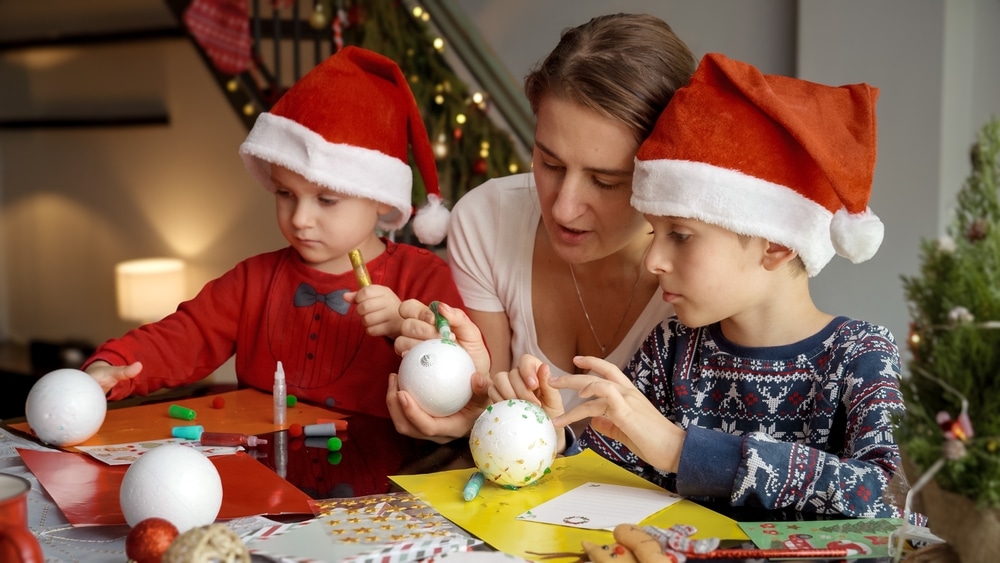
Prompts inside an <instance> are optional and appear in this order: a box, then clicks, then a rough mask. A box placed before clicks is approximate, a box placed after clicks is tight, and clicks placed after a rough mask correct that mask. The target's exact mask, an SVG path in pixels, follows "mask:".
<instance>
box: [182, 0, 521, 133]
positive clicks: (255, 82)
mask: <svg viewBox="0 0 1000 563" xmlns="http://www.w3.org/2000/svg"><path fill="white" fill-rule="evenodd" d="M248 1H249V3H250V4H249V6H248V12H249V18H250V30H251V34H252V56H253V60H254V65H253V68H252V69H250V70H247V71H245V72H242V73H239V74H236V75H231V74H226V73H222V72H219V71H218V70H216V69H215V68H214V66H213V65H212V61H211V60H210V59H209V57H208V55H207V54H206V52H205V51H204V49H201V48H199V52H200V53H201V55H202V57H203V58H204V59H205V62H206V64H207V66H208V68H209V69H211V71H212V73H213V75H214V76H215V78H216V80H217V82H218V83H219V84H220V87H222V89H223V90H224V91H225V92H226V93H227V96H228V98H229V100H230V103H231V104H232V106H233V107H234V108H235V109H236V111H237V113H238V115H239V117H240V118H241V119H242V120H243V122H244V123H245V124H246V125H247V127H248V128H249V127H251V126H252V125H253V123H254V120H255V119H256V116H257V114H258V113H260V112H261V111H267V110H268V109H269V108H270V106H271V105H272V104H273V103H274V101H276V100H277V98H278V97H280V95H281V94H282V93H283V92H284V90H285V89H287V88H288V87H289V86H290V85H291V84H292V83H294V82H295V80H297V79H298V78H299V77H301V76H302V75H303V74H304V73H305V72H307V71H308V70H309V69H310V68H312V67H313V66H315V65H316V64H318V63H319V62H320V61H322V60H323V59H325V58H326V57H327V56H329V55H330V54H331V53H332V52H334V50H335V49H336V47H335V39H336V38H335V37H334V31H333V29H332V26H329V25H326V26H322V27H319V26H314V25H310V17H311V16H313V15H314V13H313V11H312V10H310V13H308V14H306V13H303V12H304V11H305V10H303V9H302V7H301V2H299V1H294V0H293V1H291V2H287V1H286V2H280V1H278V2H276V1H275V0H270V1H263V2H262V1H261V0H248ZM336 1H337V0H332V1H331V0H316V2H307V3H306V4H307V5H310V6H313V9H315V8H317V7H321V6H323V5H326V6H331V4H333V6H334V7H332V11H334V12H336V7H335V2H336ZM165 2H166V3H167V5H168V6H169V8H170V9H171V11H172V12H173V14H174V15H175V17H176V18H177V20H178V21H179V22H183V14H184V12H185V10H186V9H187V8H188V6H189V5H190V4H191V2H192V0H165ZM276 3H277V4H279V5H280V4H289V6H288V7H287V8H284V9H282V8H280V7H275V4H276ZM421 5H422V6H424V7H425V8H426V9H427V10H428V11H429V12H432V13H433V14H434V17H433V19H432V21H431V22H430V23H431V24H432V25H433V26H434V28H435V29H436V30H437V31H438V32H439V33H440V34H441V36H442V38H443V39H444V40H445V42H446V44H447V45H448V46H449V49H450V50H451V52H453V53H455V54H456V55H457V57H458V58H459V59H460V61H461V64H462V65H463V66H464V67H465V68H464V70H465V71H466V73H467V74H468V75H469V76H471V77H472V79H473V80H474V81H475V82H477V85H478V86H479V87H480V88H482V89H483V90H485V91H487V92H489V94H490V102H491V105H492V107H493V108H495V111H496V112H497V113H498V114H499V118H500V119H499V121H500V124H501V125H502V126H503V127H504V128H505V129H507V130H508V131H509V132H510V134H511V136H512V137H513V138H514V139H516V141H517V142H518V143H519V144H520V147H519V148H520V149H521V150H522V151H526V150H528V149H529V148H530V147H531V145H532V142H533V135H534V119H533V117H532V115H531V110H530V108H529V106H528V104H527V101H526V100H525V99H524V95H523V93H522V91H521V87H520V85H519V83H518V82H517V81H516V80H514V79H513V77H512V76H511V75H510V73H509V71H508V70H507V69H506V67H505V66H504V65H503V63H502V62H501V60H500V59H499V57H498V56H497V55H496V54H495V53H494V52H493V51H492V49H490V48H489V46H488V45H486V44H485V42H483V41H482V38H481V37H480V35H479V34H478V32H476V31H475V27H474V26H473V25H472V23H471V22H470V21H469V19H468V18H467V16H466V15H465V14H464V12H463V11H462V9H461V8H459V7H457V6H456V5H455V4H454V2H453V1H452V0H424V1H423V2H421ZM414 6H415V4H412V3H411V4H410V5H409V8H410V9H412V8H413V7H414ZM327 9H331V8H327ZM328 17H331V18H335V17H336V13H333V14H328ZM182 25H183V23H182ZM265 43H269V45H266V46H265ZM196 45H197V43H196ZM265 48H269V51H270V52H267V53H265V52H264V49H265ZM286 64H288V65H290V68H285V65H286ZM495 121H496V120H495Z"/></svg>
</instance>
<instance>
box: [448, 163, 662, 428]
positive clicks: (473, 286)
mask: <svg viewBox="0 0 1000 563" xmlns="http://www.w3.org/2000/svg"><path fill="white" fill-rule="evenodd" d="M540 218H541V210H540V209H539V207H538V195H537V193H536V192H535V182H534V176H533V175H532V174H530V173H528V174H517V175H513V176H505V177H503V178H497V179H493V180H489V181H488V182H486V183H484V184H483V185H481V186H479V187H477V188H475V189H473V190H470V191H469V192H468V193H466V194H465V195H464V196H462V198H461V199H459V200H458V202H457V203H455V205H454V207H453V209H452V212H451V221H450V223H449V228H448V239H447V240H448V245H447V250H448V262H449V264H450V266H451V271H452V275H453V276H454V278H455V284H456V285H457V286H458V290H459V292H460V293H461V294H462V299H463V300H464V301H465V306H466V307H468V308H470V309H474V310H476V311H484V312H505V313H506V314H507V318H508V320H509V322H510V328H511V332H512V334H511V358H512V359H513V361H514V362H517V360H518V358H520V357H521V356H522V355H523V354H531V355H533V356H535V357H537V358H539V359H540V360H542V361H543V362H546V363H548V364H549V367H550V368H551V369H552V373H553V375H562V374H564V373H566V372H564V371H562V370H561V369H559V368H558V367H556V366H555V365H554V364H552V362H551V361H550V360H549V359H548V358H546V357H545V353H544V352H542V351H541V350H540V349H539V347H538V335H537V333H536V332H535V320H534V319H535V317H534V314H533V312H532V307H531V263H532V260H531V257H532V252H533V251H534V245H535V232H536V230H537V228H538V222H539V219H540ZM673 313H674V310H673V307H672V306H671V305H669V304H668V303H666V302H664V301H663V300H662V299H660V294H659V293H658V292H654V294H653V296H652V298H650V300H649V303H647V304H646V308H645V309H644V310H643V312H642V314H641V315H640V316H639V318H638V319H637V320H636V322H635V324H633V325H632V328H631V329H630V330H629V331H628V333H627V334H626V335H625V338H624V339H622V341H621V343H620V344H618V346H617V347H616V348H615V349H614V350H612V351H611V352H609V353H608V356H607V358H605V359H606V360H608V361H609V362H611V363H613V364H615V365H617V366H618V367H620V368H624V367H625V365H626V364H628V362H629V360H631V359H632V356H633V354H635V351H636V350H637V349H638V348H639V344H641V343H642V341H643V339H645V337H646V335H647V334H649V333H650V331H652V330H653V327H655V326H656V325H658V324H659V323H660V322H661V321H663V320H664V319H666V318H667V317H669V316H671V315H673ZM581 401H582V400H581V399H580V398H579V397H578V396H577V394H576V391H574V390H572V389H567V390H563V405H564V406H565V408H566V410H569V409H571V408H572V407H573V406H575V405H577V404H579V403H580V402H581Z"/></svg>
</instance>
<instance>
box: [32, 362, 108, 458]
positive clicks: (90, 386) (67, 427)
mask: <svg viewBox="0 0 1000 563" xmlns="http://www.w3.org/2000/svg"><path fill="white" fill-rule="evenodd" d="M107 413H108V401H107V399H106V398H105V397H104V390H103V389H101V385H100V384H99V383H98V382H97V381H96V380H95V379H94V378H93V377H90V375H88V374H87V372H84V371H80V370H78V369H57V370H55V371H51V372H49V373H47V374H45V375H43V376H42V377H41V378H39V380H38V381H36V382H35V384H34V385H32V386H31V391H28V398H27V399H26V400H25V403H24V414H25V418H27V419H28V425H29V426H30V427H31V430H32V431H33V432H34V433H35V435H36V436H38V439H39V440H41V441H43V442H45V443H46V444H50V445H53V446H60V447H61V446H75V445H76V444H80V443H82V442H86V441H87V440H88V439H90V437H91V436H93V435H94V434H97V431H98V430H100V429H101V425H102V424H104V416H105V415H106V414H107Z"/></svg>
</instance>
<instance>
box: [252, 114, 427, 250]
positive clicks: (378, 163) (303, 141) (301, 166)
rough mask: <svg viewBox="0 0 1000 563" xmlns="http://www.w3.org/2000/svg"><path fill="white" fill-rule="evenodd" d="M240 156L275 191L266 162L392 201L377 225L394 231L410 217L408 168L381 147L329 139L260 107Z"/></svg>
mask: <svg viewBox="0 0 1000 563" xmlns="http://www.w3.org/2000/svg"><path fill="white" fill-rule="evenodd" d="M240 156H241V157H242V158H243V162H244V164H246V167H247V170H249V171H250V174H251V175H253V177H254V178H255V179H256V180H257V181H258V182H260V184H261V185H263V186H264V187H265V188H267V189H268V190H271V191H274V185H273V184H272V183H271V167H270V164H277V165H279V166H283V167H285V168H288V169H289V170H291V171H292V172H295V173H297V174H300V175H302V176H303V177H304V178H306V179H307V180H309V181H312V182H316V183H317V184H320V185H321V186H326V187H328V188H330V189H331V190H333V191H335V192H337V193H341V194H345V195H350V196H357V197H365V198H368V199H373V200H375V201H378V202H382V203H387V204H389V205H391V206H392V207H393V211H392V212H390V213H387V214H386V215H383V216H382V217H380V218H379V223H378V227H379V228H380V229H382V230H385V231H394V230H396V229H399V228H401V227H402V226H403V225H405V224H406V222H407V221H409V219H410V213H411V208H412V203H411V201H410V190H411V189H412V186H413V171H412V169H411V168H410V166H409V165H408V164H407V163H405V162H402V161H400V160H399V159H397V158H394V157H391V156H389V155H387V154H385V153H382V152H379V151H376V150H371V149H366V148H362V147H358V146H354V145H345V144H341V143H331V142H329V141H327V140H326V139H325V138H323V136H322V135H320V134H318V133H316V132H315V131H313V130H311V129H309V128H308V127H305V126H303V125H302V124H300V123H298V122H297V121H293V120H291V119H288V118H286V117H281V116H279V115H274V114H272V113H262V114H260V115H259V116H257V121H256V123H254V126H253V129H251V130H250V134H249V135H247V138H246V140H245V141H244V142H243V144H242V145H240Z"/></svg>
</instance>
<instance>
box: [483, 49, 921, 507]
mask: <svg viewBox="0 0 1000 563" xmlns="http://www.w3.org/2000/svg"><path fill="white" fill-rule="evenodd" d="M876 98H877V90H876V89H874V88H872V87H870V86H868V85H866V84H854V85H849V86H842V87H830V86H824V85H820V84H815V83H811V82H806V81H803V80H798V79H794V78H788V77H783V76H769V75H762V74H761V73H760V72H759V71H758V70H757V69H755V68H754V67H752V66H750V65H748V64H744V63H741V62H737V61H733V60H730V59H727V58H726V57H724V56H722V55H718V54H709V55H706V56H705V58H704V59H703V60H702V62H701V64H700V65H699V68H698V70H697V71H696V72H695V75H694V77H693V78H692V81H691V83H690V85H689V86H687V87H685V88H682V89H680V90H678V92H677V94H676V95H675V96H674V98H673V100H672V101H671V102H670V104H669V105H668V106H667V109H666V110H665V111H664V113H663V114H662V116H661V117H660V119H659V121H658V123H657V126H656V128H655V130H654V131H653V133H652V135H651V136H650V137H649V139H648V140H647V141H646V142H645V143H644V144H643V145H642V148H641V149H640V150H639V153H638V155H637V157H636V171H635V182H634V186H633V189H634V193H633V196H632V205H633V206H634V207H636V208H637V209H639V210H640V211H642V212H643V213H645V214H646V218H647V219H648V220H649V222H650V224H651V225H652V227H653V233H652V242H651V244H650V248H649V250H648V253H647V255H646V259H645V264H646V267H647V268H648V269H649V270H650V271H652V272H654V273H655V274H657V276H658V277H659V281H660V287H661V289H662V290H663V299H664V300H666V301H667V302H669V303H671V304H672V305H673V306H674V308H675V310H676V316H675V317H672V318H670V319H667V320H666V321H664V322H663V323H662V324H660V325H659V326H658V327H657V328H656V329H654V331H653V332H652V333H651V334H650V335H649V337H648V338H647V339H646V341H645V343H644V344H643V345H642V347H641V348H640V349H639V351H638V352H637V353H636V355H635V356H634V357H633V359H632V361H631V363H630V364H629V366H628V367H627V368H626V370H625V373H624V374H623V373H622V372H621V371H619V370H618V369H617V368H616V367H615V366H614V365H612V364H609V363H608V362H605V361H603V360H601V359H599V358H593V357H578V358H576V360H575V362H576V365H577V366H578V367H579V368H580V369H581V370H582V371H587V370H593V371H594V372H595V373H596V374H597V375H568V376H562V377H558V378H550V377H549V372H548V369H547V367H546V366H544V365H543V364H542V363H541V362H539V361H538V360H537V359H535V358H532V357H530V356H526V357H524V358H522V360H521V362H520V365H519V369H518V370H515V371H513V372H511V373H510V374H499V376H498V377H495V378H494V388H493V389H491V396H493V397H495V398H496V397H500V396H506V397H510V396H520V397H522V398H534V397H537V399H536V400H540V402H541V403H542V404H543V405H544V406H545V407H546V408H547V410H548V412H549V413H550V414H552V415H554V416H555V419H554V422H555V423H556V424H557V425H560V426H565V425H568V424H570V423H572V422H574V421H576V420H580V419H583V418H586V417H588V416H591V417H594V419H593V420H592V422H591V427H590V428H588V429H587V430H586V431H585V432H584V434H583V435H582V436H581V438H580V439H579V440H578V441H577V443H576V444H572V445H571V447H570V448H569V450H568V451H567V453H569V454H572V453H574V452H576V451H579V450H580V449H581V448H591V449H593V450H595V451H596V452H598V453H599V454H601V455H602V456H604V457H606V458H608V459H610V460H612V461H614V462H615V463H617V464H619V465H622V466H624V467H626V468H628V469H630V470H632V471H633V472H635V473H637V474H639V475H642V476H643V477H645V478H646V479H649V480H650V481H653V482H655V483H657V484H660V485H662V486H664V487H666V488H669V489H672V490H676V491H677V492H679V493H681V494H683V495H686V496H691V497H700V498H714V499H724V500H726V501H728V502H729V503H731V504H732V505H734V506H755V507H763V508H767V509H780V508H792V509H795V510H798V511H802V512H815V513H824V514H842V515H846V516H852V517H896V516H900V515H901V510H900V508H899V507H898V506H896V505H895V503H893V502H888V501H887V500H885V499H884V498H883V493H884V492H885V490H886V488H887V486H888V484H889V481H890V479H892V477H893V476H894V475H895V474H897V473H899V472H900V471H901V467H900V457H899V449H898V447H897V445H896V443H895V441H894V439H893V431H892V418H893V415H894V414H896V413H898V412H900V411H901V410H902V408H903V401H902V397H901V395H900V391H899V387H898V371H899V353H898V350H897V347H896V344H895V342H894V340H893V337H892V335H891V334H890V333H889V331H888V330H887V329H885V328H883V327H880V326H876V325H873V324H870V323H867V322H864V321H858V320H851V319H848V318H846V317H842V316H833V315H830V314H828V313H826V312H823V311H820V310H819V309H818V308H817V307H816V305H815V304H814V303H813V301H812V298H811V297H810V294H809V283H808V282H809V277H811V276H814V275H816V274H818V273H819V272H820V270H821V269H822V268H823V267H824V266H825V265H826V264H827V263H828V262H829V261H830V259H831V258H832V257H833V255H834V254H835V253H836V254H840V255H842V256H844V257H846V258H848V259H850V260H851V261H853V262H860V261H864V260H867V259H869V258H871V257H872V256H873V255H874V253H875V251H876V250H877V249H878V247H879V245H880V244H881V241H882V234H883V226H882V223H881V222H880V221H879V219H878V218H877V217H876V216H875V215H874V214H873V213H872V212H871V210H870V209H868V207H867V205H868V199H869V196H870V191H871V184H872V176H873V173H874V167H875V151H876V135H875V113H874V106H875V101H876ZM559 389H576V390H577V391H578V392H579V393H580V395H581V396H583V397H585V398H588V399H589V400H588V401H587V402H585V403H583V404H581V405H579V406H577V407H576V408H574V409H572V410H570V411H569V412H565V413H563V408H562V403H561V401H560V400H559V394H558V390H559Z"/></svg>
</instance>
